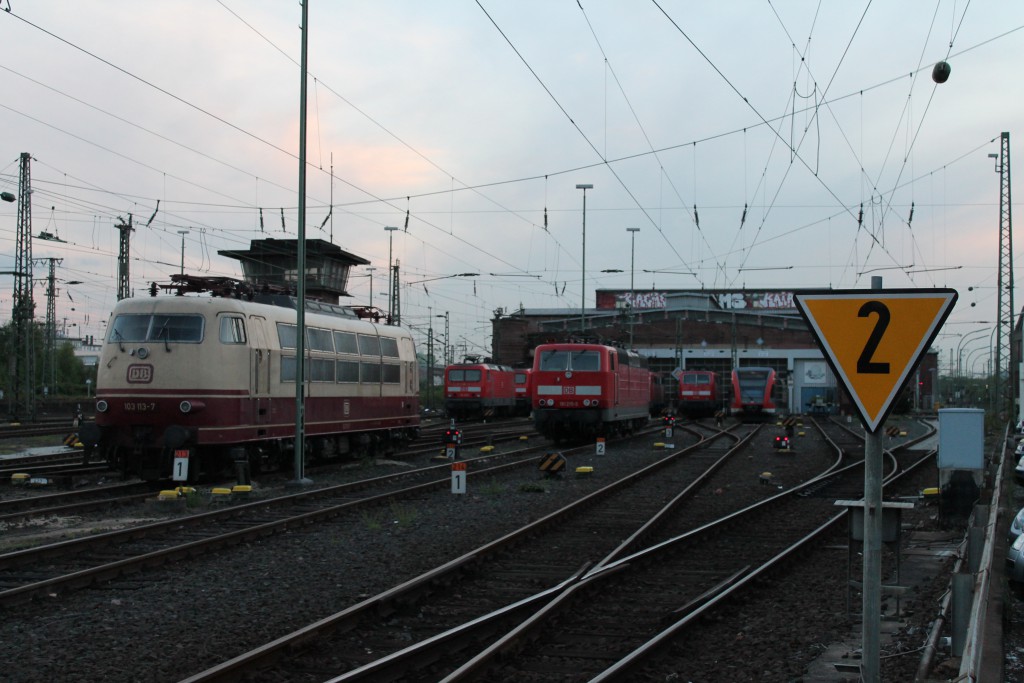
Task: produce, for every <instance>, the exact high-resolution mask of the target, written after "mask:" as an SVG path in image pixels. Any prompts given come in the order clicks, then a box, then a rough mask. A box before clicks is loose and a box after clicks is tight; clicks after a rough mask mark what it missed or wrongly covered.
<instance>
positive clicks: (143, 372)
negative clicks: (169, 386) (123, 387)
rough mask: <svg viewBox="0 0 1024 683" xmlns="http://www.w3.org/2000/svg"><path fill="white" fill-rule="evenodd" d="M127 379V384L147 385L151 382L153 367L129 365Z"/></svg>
mask: <svg viewBox="0 0 1024 683" xmlns="http://www.w3.org/2000/svg"><path fill="white" fill-rule="evenodd" d="M127 379H128V383H129V384H149V383H150V382H152V381H153V366H152V365H129V366H128V377H127Z"/></svg>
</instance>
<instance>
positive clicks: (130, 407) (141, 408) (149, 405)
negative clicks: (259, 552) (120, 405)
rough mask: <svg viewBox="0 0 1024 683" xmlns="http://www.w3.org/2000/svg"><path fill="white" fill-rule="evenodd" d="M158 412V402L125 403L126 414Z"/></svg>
mask: <svg viewBox="0 0 1024 683" xmlns="http://www.w3.org/2000/svg"><path fill="white" fill-rule="evenodd" d="M155 410H156V401H149V402H146V401H125V402H124V412H126V413H152V412H153V411H155Z"/></svg>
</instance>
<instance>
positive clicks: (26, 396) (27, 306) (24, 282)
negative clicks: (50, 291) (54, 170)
mask: <svg viewBox="0 0 1024 683" xmlns="http://www.w3.org/2000/svg"><path fill="white" fill-rule="evenodd" d="M31 160H32V156H31V155H30V154H29V153H28V152H22V153H21V170H20V177H19V180H18V231H17V240H16V244H15V249H14V251H15V254H14V308H13V311H12V314H11V319H12V320H13V321H14V348H15V351H14V371H13V372H12V373H11V378H12V384H13V387H12V389H13V391H11V404H10V413H11V417H12V418H14V419H19V418H24V419H28V420H34V419H35V416H36V408H35V400H34V399H35V392H34V389H33V387H34V384H35V374H36V372H35V370H36V359H35V344H34V343H33V342H34V339H33V336H34V334H33V333H34V325H33V322H32V320H33V318H34V317H35V309H36V306H35V303H34V302H33V301H32V174H31Z"/></svg>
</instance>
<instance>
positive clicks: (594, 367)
mask: <svg viewBox="0 0 1024 683" xmlns="http://www.w3.org/2000/svg"><path fill="white" fill-rule="evenodd" d="M570 369H571V370H573V371H574V372H596V371H598V370H600V369H601V352H600V351H574V352H572V358H571V360H570Z"/></svg>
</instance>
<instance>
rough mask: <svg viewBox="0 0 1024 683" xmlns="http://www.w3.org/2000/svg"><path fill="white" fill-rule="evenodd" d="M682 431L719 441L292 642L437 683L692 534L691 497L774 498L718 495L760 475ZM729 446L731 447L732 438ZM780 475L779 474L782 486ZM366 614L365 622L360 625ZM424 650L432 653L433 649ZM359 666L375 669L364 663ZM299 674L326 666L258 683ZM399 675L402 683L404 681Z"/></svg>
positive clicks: (210, 676)
mask: <svg viewBox="0 0 1024 683" xmlns="http://www.w3.org/2000/svg"><path fill="white" fill-rule="evenodd" d="M690 429H698V430H701V431H704V432H705V433H707V434H708V435H711V434H712V433H714V434H715V435H716V436H717V438H716V439H714V440H712V439H710V438H709V439H707V440H706V441H705V442H704V443H702V444H701V445H700V446H693V447H688V448H685V449H680V450H679V451H678V452H676V453H673V454H671V455H668V456H666V457H664V458H661V459H659V460H658V461H657V462H656V463H653V464H651V465H649V466H648V467H647V468H644V469H642V470H640V471H639V472H636V473H634V474H633V475H631V476H630V477H627V478H626V479H624V480H620V481H618V482H615V483H613V484H610V485H608V486H606V487H604V488H603V489H601V491H600V492H598V493H595V494H591V495H590V496H588V497H587V498H585V499H583V500H580V501H577V502H576V503H574V504H573V505H571V506H569V507H568V508H567V509H565V510H563V511H560V512H559V513H558V514H557V516H556V515H555V514H552V515H549V516H548V517H546V518H544V519H543V520H538V522H535V523H534V524H532V525H530V526H528V527H526V528H524V529H521V530H520V531H519V532H516V533H514V534H509V535H508V536H507V537H505V538H502V539H499V540H498V541H495V542H493V543H491V544H488V545H487V546H484V547H481V548H478V549H477V550H475V551H473V552H471V553H469V554H468V555H466V556H464V557H462V558H458V559H456V560H452V561H451V562H449V563H447V564H446V565H445V566H443V567H439V568H437V569H435V570H434V571H433V572H427V573H425V574H424V575H422V576H421V577H419V578H418V579H415V580H413V581H409V582H407V583H406V584H404V585H403V586H398V587H395V588H394V589H392V590H391V591H388V592H386V593H384V594H381V595H379V596H375V597H374V598H370V599H368V600H366V601H364V602H363V603H360V604H358V605H354V606H353V607H351V608H350V609H348V610H345V611H344V612H342V613H339V614H337V615H335V616H334V617H331V618H329V619H325V620H321V622H319V623H318V624H316V625H312V626H311V627H310V628H309V629H308V630H306V631H302V632H297V633H296V634H293V635H294V637H295V639H296V640H307V639H311V638H314V637H316V638H317V642H318V646H317V647H315V648H314V650H315V651H316V652H323V653H326V652H329V653H331V654H330V660H331V662H332V663H333V664H334V665H335V670H338V669H343V670H344V669H352V670H359V671H360V673H359V674H358V676H357V677H360V678H361V679H362V680H375V681H376V680H390V679H391V678H392V677H399V676H408V675H409V672H408V668H409V660H408V659H406V656H408V657H411V658H412V659H413V660H414V661H416V662H418V666H423V670H424V672H425V673H424V680H437V678H436V677H435V678H433V679H431V677H432V676H435V674H436V670H435V669H434V668H433V667H432V666H431V667H428V666H425V665H424V664H423V663H424V662H438V661H442V660H451V659H452V658H453V657H455V656H457V655H454V654H453V650H455V649H457V647H458V646H457V645H455V644H456V643H461V642H463V641H473V642H478V641H480V640H481V639H482V638H484V637H485V635H483V634H482V633H481V632H480V631H479V629H481V628H484V629H487V630H488V631H494V632H500V631H502V630H503V628H504V627H507V626H508V623H509V620H511V621H512V623H518V620H520V619H522V618H523V617H522V614H521V613H522V612H523V610H529V609H531V608H534V609H535V608H536V605H537V603H538V602H539V601H543V600H544V599H545V596H549V595H550V594H551V593H552V592H554V593H558V592H559V591H561V590H563V589H564V588H565V587H566V585H565V584H563V583H560V582H565V581H568V582H572V581H574V580H576V579H579V578H580V576H581V574H580V568H581V567H582V566H585V564H586V563H587V562H591V563H593V562H598V561H599V560H601V558H602V557H604V556H606V555H607V554H608V553H611V552H620V553H624V552H627V551H629V550H630V549H632V548H638V547H644V546H646V545H648V544H651V543H657V542H658V541H660V540H663V539H665V538H667V537H670V536H671V535H672V534H674V533H675V532H676V531H677V530H678V525H682V526H683V527H685V528H691V525H692V524H698V525H699V524H701V523H702V522H701V519H699V518H695V517H693V516H692V515H690V510H689V508H688V507H687V506H686V504H685V501H686V500H688V499H690V498H691V497H693V496H696V495H699V492H700V493H702V494H703V495H704V496H705V497H707V498H710V499H714V500H715V501H716V502H718V503H719V504H721V505H725V506H726V507H730V506H735V504H736V503H735V501H733V502H732V503H731V504H730V503H729V502H728V498H730V497H733V498H735V497H738V496H742V497H748V496H749V497H752V498H754V499H763V498H765V497H767V496H770V495H772V494H774V492H775V490H776V489H775V488H774V487H767V486H761V485H760V484H757V483H756V482H757V481H758V479H757V476H756V475H753V474H751V480H752V481H753V482H755V485H754V486H744V487H743V489H744V491H743V492H742V493H741V492H739V491H735V490H733V491H730V492H729V493H728V494H725V492H724V491H723V490H722V488H723V487H724V486H729V483H728V482H729V481H734V480H735V479H736V477H738V476H742V475H739V471H740V470H743V471H748V473H749V472H751V471H752V470H751V467H752V466H753V467H754V468H755V469H756V468H757V467H761V465H760V464H759V463H758V462H754V463H753V465H752V464H751V462H750V461H749V458H750V457H751V456H750V451H745V452H744V454H741V455H737V452H738V451H737V449H736V448H727V447H726V446H725V445H724V444H723V435H722V433H721V432H719V431H718V430H714V429H710V428H706V427H704V428H701V427H690ZM743 436H744V439H743V440H744V441H745V442H746V441H749V440H750V439H752V438H753V437H754V434H753V433H752V432H747V431H746V429H744V435H743ZM728 438H729V440H730V441H736V440H737V439H738V438H740V437H738V436H730V437H728ZM770 438H771V435H769V434H762V436H761V437H760V438H759V444H757V445H755V446H754V449H755V451H759V452H760V454H761V455H764V451H765V448H766V447H767V448H768V449H769V450H770V446H768V444H769V443H770ZM708 442H710V443H708ZM780 457H784V456H780ZM814 460H815V462H816V463H817V464H818V467H817V468H816V473H817V472H818V470H820V469H827V468H828V467H830V466H832V465H833V464H834V462H833V461H834V459H833V460H829V461H827V462H826V461H823V460H822V459H821V458H815V459H814ZM778 464H779V465H780V479H779V480H780V481H781V480H788V478H790V477H792V478H793V480H794V481H795V480H796V479H797V478H799V475H798V474H797V473H796V472H795V471H794V470H793V469H791V468H792V467H793V466H796V463H795V462H790V463H789V464H788V466H787V465H786V464H785V463H784V462H781V461H779V462H778ZM783 470H786V471H785V476H784V477H783V476H782V475H781V473H782V471H783ZM710 507H711V508H713V507H714V506H713V505H711V506H710ZM703 514H705V515H711V516H712V517H713V516H716V515H717V513H716V512H714V511H713V510H705V511H704V513H703ZM567 577H570V578H567ZM572 577H575V579H574V578H572ZM453 585H457V586H458V591H457V595H455V596H453V595H452V594H451V593H450V592H449V591H448V590H446V588H445V587H446V586H453ZM538 591H540V593H538ZM368 614H369V615H371V618H366V617H367V615H368ZM380 614H386V615H387V620H386V622H385V623H384V624H383V625H382V624H381V623H380V619H379V618H378V617H375V616H372V615H380ZM478 619H479V620H483V621H484V623H485V624H486V625H478V624H477V622H475V621H474V620H478ZM467 624H469V625H468V626H467ZM335 630H336V631H340V632H342V633H341V634H340V635H337V636H335V635H331V636H323V639H322V640H321V639H320V636H321V633H323V632H326V631H335ZM396 634H402V635H401V636H400V640H402V641H406V640H420V641H422V642H424V643H428V645H427V647H428V649H427V650H424V649H417V650H415V651H411V652H409V653H407V654H398V653H396V652H393V651H394V650H397V649H400V648H399V646H398V645H397V644H396ZM442 634H443V635H442ZM492 637H493V634H492ZM328 638H329V640H328ZM289 642H291V640H290V637H289V638H284V639H281V640H279V641H278V642H277V643H274V644H269V645H268V646H266V647H265V648H262V649H258V650H256V651H253V652H252V653H249V654H248V655H243V656H241V657H239V658H237V659H236V660H234V661H232V662H227V663H225V664H224V665H222V666H221V667H216V668H214V669H211V670H209V671H207V672H204V673H203V674H200V675H197V676H195V677H193V678H192V679H189V680H190V681H208V680H228V679H231V678H232V677H234V676H237V675H239V673H240V672H241V671H249V670H251V669H253V668H262V667H263V666H264V665H265V662H266V661H268V660H272V659H273V658H274V657H275V656H277V655H278V654H280V649H279V648H284V647H287V646H288V643H289ZM431 647H436V648H437V649H436V650H432V651H431V650H430V649H429V648H431ZM369 651H372V652H373V653H374V656H373V657H372V658H371V657H370V656H369V655H368V654H367V653H368V652H369ZM387 651H390V652H387ZM368 659H373V661H372V662H368V661H367V660H368ZM305 670H317V671H323V670H324V662H323V661H320V660H318V659H317V658H316V655H315V654H313V655H311V656H310V658H309V659H305V658H300V659H299V660H298V661H293V662H290V663H289V664H288V665H287V666H286V667H284V668H278V669H274V670H271V671H270V672H268V673H267V674H266V679H267V680H273V679H278V680H279V679H281V677H284V678H287V679H289V680H292V677H293V676H296V675H297V674H296V672H297V671H305ZM402 671H404V672H405V673H404V674H401V672H402ZM250 675H251V674H250ZM321 679H322V677H321ZM295 680H304V679H302V678H301V677H300V678H298V679H295ZM309 680H312V679H309ZM352 680H356V678H353V679H352Z"/></svg>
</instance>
